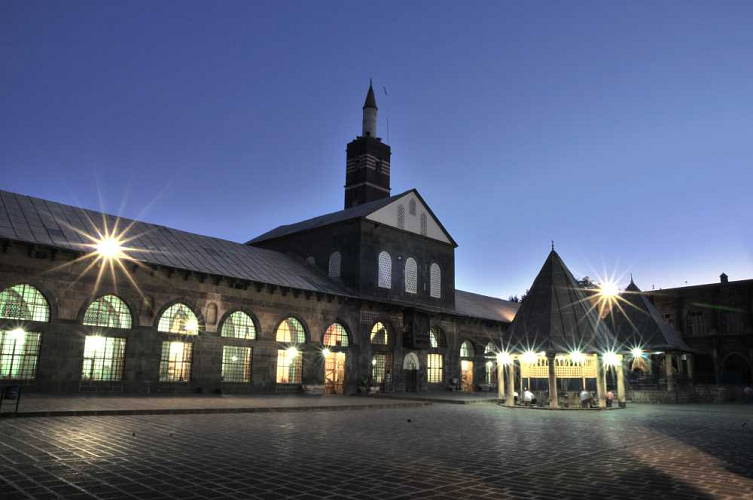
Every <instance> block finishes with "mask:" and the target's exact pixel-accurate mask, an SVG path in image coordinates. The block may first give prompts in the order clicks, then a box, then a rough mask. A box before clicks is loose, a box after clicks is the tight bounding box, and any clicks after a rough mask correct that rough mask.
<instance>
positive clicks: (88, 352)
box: [81, 335, 126, 382]
mask: <svg viewBox="0 0 753 500" xmlns="http://www.w3.org/2000/svg"><path fill="white" fill-rule="evenodd" d="M125 345H126V339H121V338H115V337H101V336H98V335H87V336H86V342H85V343H84V364H83V368H82V371H81V379H82V380H93V381H107V382H114V381H119V380H123V363H124V361H125Z"/></svg>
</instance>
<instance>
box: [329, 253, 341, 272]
mask: <svg viewBox="0 0 753 500" xmlns="http://www.w3.org/2000/svg"><path fill="white" fill-rule="evenodd" d="M341 261H342V256H341V255H340V252H332V255H330V256H329V277H330V278H339V277H340V264H341Z"/></svg>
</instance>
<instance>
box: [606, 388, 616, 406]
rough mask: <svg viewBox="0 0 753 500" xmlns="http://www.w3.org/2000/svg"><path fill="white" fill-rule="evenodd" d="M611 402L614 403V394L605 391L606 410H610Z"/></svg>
mask: <svg viewBox="0 0 753 500" xmlns="http://www.w3.org/2000/svg"><path fill="white" fill-rule="evenodd" d="M613 402H614V392H612V391H607V408H611V407H612V403H613Z"/></svg>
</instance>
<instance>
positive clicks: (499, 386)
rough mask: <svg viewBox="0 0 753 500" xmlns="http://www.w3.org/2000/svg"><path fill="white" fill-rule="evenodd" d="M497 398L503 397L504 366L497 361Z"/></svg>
mask: <svg viewBox="0 0 753 500" xmlns="http://www.w3.org/2000/svg"><path fill="white" fill-rule="evenodd" d="M497 397H498V398H499V399H504V397H505V365H503V364H502V363H500V362H499V361H497Z"/></svg>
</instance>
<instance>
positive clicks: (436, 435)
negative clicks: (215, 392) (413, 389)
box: [0, 398, 753, 500]
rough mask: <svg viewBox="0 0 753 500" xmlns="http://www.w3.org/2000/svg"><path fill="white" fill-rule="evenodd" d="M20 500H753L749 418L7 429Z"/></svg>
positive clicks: (133, 418) (2, 440) (307, 418)
mask: <svg viewBox="0 0 753 500" xmlns="http://www.w3.org/2000/svg"><path fill="white" fill-rule="evenodd" d="M354 399H355V398H354ZM364 399H365V400H368V398H364ZM26 498H38V499H48V498H49V499H53V498H69V499H103V500H115V499H133V498H137V499H140V498H145V499H168V498H175V499H197V498H234V499H238V498H253V499H268V500H271V499H282V498H297V499H315V498H332V499H387V498H417V499H418V498H436V499H440V498H441V499H457V498H488V499H492V498H494V499H505V498H524V499H562V498H565V499H567V498H587V499H589V498H593V499H596V498H599V499H623V498H630V499H643V498H645V499H691V498H695V499H706V498H719V499H733V498H734V499H744V500H745V499H753V405H715V406H712V405H707V406H693V405H672V406H669V405H667V406H658V405H643V406H641V405H631V406H629V407H628V408H627V409H625V410H622V411H615V412H596V411H595V412H546V411H520V410H518V409H509V408H504V407H501V406H497V405H491V404H488V405H487V404H478V405H452V404H446V405H441V404H436V405H430V406H421V407H409V408H392V409H365V410H362V411H337V412H334V411H333V412H307V413H301V412H289V413H285V412H283V413H250V414H199V415H129V416H106V417H102V416H92V417H58V418H45V417H40V418H28V419H24V418H18V419H4V420H0V499H14V500H16V499H26Z"/></svg>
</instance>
